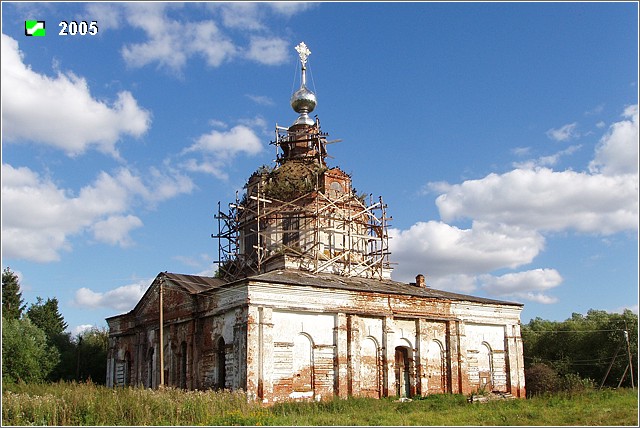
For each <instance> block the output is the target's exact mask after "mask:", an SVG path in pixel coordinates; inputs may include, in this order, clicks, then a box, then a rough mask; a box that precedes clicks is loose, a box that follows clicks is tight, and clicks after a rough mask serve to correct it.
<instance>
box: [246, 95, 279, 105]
mask: <svg viewBox="0 0 640 428" xmlns="http://www.w3.org/2000/svg"><path fill="white" fill-rule="evenodd" d="M246 96H247V98H249V99H250V100H251V101H253V102H254V103H256V104H259V105H263V106H272V105H275V103H274V102H273V100H272V99H271V98H269V97H265V96H263V95H246Z"/></svg>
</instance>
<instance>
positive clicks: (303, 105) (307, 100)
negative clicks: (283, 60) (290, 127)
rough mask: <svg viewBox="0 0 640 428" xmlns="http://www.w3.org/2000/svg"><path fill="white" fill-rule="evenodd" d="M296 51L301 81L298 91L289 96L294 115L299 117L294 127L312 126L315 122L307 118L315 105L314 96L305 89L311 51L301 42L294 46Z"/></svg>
mask: <svg viewBox="0 0 640 428" xmlns="http://www.w3.org/2000/svg"><path fill="white" fill-rule="evenodd" d="M295 49H296V51H297V52H298V55H299V56H300V63H301V65H302V76H301V77H302V79H301V80H302V81H301V84H300V89H298V90H297V91H295V92H294V93H293V95H292V96H291V108H293V111H295V112H296V113H300V116H299V117H298V119H296V121H295V122H294V125H313V124H314V123H315V122H314V121H313V120H312V119H311V118H310V117H309V113H311V112H312V111H313V110H314V109H315V108H316V105H317V101H316V94H314V93H313V92H312V91H310V90H309V88H307V85H306V83H307V73H306V71H307V67H306V65H307V57H308V56H309V55H311V51H310V50H309V49H308V48H307V45H305V44H304V42H301V43H300V44H299V45H298V46H296V48H295Z"/></svg>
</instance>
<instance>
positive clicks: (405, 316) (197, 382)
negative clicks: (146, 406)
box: [107, 43, 525, 403]
mask: <svg viewBox="0 0 640 428" xmlns="http://www.w3.org/2000/svg"><path fill="white" fill-rule="evenodd" d="M296 51H297V52H298V56H299V59H300V65H301V75H300V77H301V79H300V88H299V89H298V90H297V91H296V92H294V94H293V95H292V97H291V107H292V108H293V110H294V111H295V112H296V113H297V114H298V117H297V119H296V120H295V121H294V122H293V124H292V125H291V126H289V127H288V128H285V127H279V126H276V132H275V140H274V141H273V142H272V144H274V145H275V150H276V153H277V159H276V160H275V164H274V166H273V167H261V168H259V169H258V170H257V171H256V172H254V173H253V174H252V175H251V176H250V177H249V179H248V181H247V184H246V192H245V193H244V195H243V196H242V197H237V198H236V201H234V202H233V203H231V204H229V205H228V208H225V209H224V211H223V210H221V209H220V206H219V208H218V213H217V215H216V216H215V217H216V219H217V223H218V233H217V234H214V235H213V237H214V238H216V239H217V244H218V253H219V256H218V260H217V263H218V268H217V272H216V273H215V275H214V276H194V275H185V274H176V273H168V272H162V273H160V274H159V275H158V276H157V277H156V278H155V280H154V281H153V282H152V284H151V285H150V287H149V288H148V289H147V291H146V292H145V294H144V295H143V297H142V298H141V299H140V301H139V302H138V303H137V304H136V306H135V307H134V308H133V309H132V310H131V311H130V312H128V313H125V314H122V315H117V316H113V317H110V318H107V323H108V326H109V354H108V362H107V384H108V385H109V386H124V385H141V386H144V387H149V388H156V387H159V386H170V387H176V388H184V389H199V390H203V389H210V388H218V389H231V390H243V391H246V393H247V394H248V395H249V397H251V398H253V399H256V400H261V401H262V402H264V403H273V402H277V401H284V400H290V399H315V400H321V399H324V398H330V397H334V396H337V397H348V396H368V397H386V396H399V397H411V396H421V395H422V396H424V395H428V394H439V393H459V394H470V393H473V392H475V391H478V390H480V389H485V390H489V391H491V390H493V391H501V392H504V393H507V394H512V395H513V396H515V397H524V396H525V383H524V364H523V352H522V339H521V336H520V313H521V311H522V308H523V305H522V304H520V303H513V302H505V301H498V300H492V299H486V298H480V297H473V296H469V295H462V294H456V293H451V292H446V291H441V290H436V289H433V288H431V287H429V286H427V285H426V282H425V277H424V275H421V274H418V275H417V276H416V279H415V283H403V282H398V281H394V280H391V271H392V269H391V263H390V261H389V256H390V252H389V249H388V243H389V237H388V232H387V228H388V222H389V220H390V217H389V216H388V214H387V206H386V205H385V204H384V202H383V200H382V198H377V199H372V198H371V197H366V198H365V197H362V196H359V195H357V194H355V192H354V189H353V187H352V183H351V177H350V176H349V175H348V174H346V173H345V172H343V171H342V170H341V169H340V168H338V167H333V168H331V167H329V166H327V163H326V161H325V159H326V157H327V145H328V144H329V143H331V141H327V134H326V133H324V132H322V130H321V129H320V123H319V121H318V119H317V118H316V119H315V120H314V119H312V118H311V117H310V116H309V113H311V112H312V111H313V110H314V109H315V107H316V96H315V94H314V93H313V92H312V91H311V90H310V89H308V88H307V85H306V64H307V59H308V56H309V55H310V53H311V52H310V51H309V49H308V48H307V47H306V45H305V44H304V43H300V44H299V45H298V46H297V47H296ZM425 270H428V266H425ZM416 273H417V272H416Z"/></svg>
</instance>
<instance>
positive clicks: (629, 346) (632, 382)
mask: <svg viewBox="0 0 640 428" xmlns="http://www.w3.org/2000/svg"><path fill="white" fill-rule="evenodd" d="M624 338H625V340H626V341H627V354H629V370H630V371H631V389H636V386H635V382H634V379H633V360H632V359H631V345H630V344H629V332H628V331H627V322H626V321H625V322H624Z"/></svg>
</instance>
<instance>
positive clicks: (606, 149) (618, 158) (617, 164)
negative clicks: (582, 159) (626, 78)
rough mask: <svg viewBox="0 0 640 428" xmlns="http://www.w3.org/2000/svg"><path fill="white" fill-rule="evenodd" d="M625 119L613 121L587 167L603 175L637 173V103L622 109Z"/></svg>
mask: <svg viewBox="0 0 640 428" xmlns="http://www.w3.org/2000/svg"><path fill="white" fill-rule="evenodd" d="M623 117H624V118H625V120H622V121H620V122H617V123H614V124H613V125H611V127H610V128H609V131H608V132H607V134H606V135H604V136H603V137H602V138H601V139H600V143H599V145H598V147H597V148H596V154H595V158H594V159H593V161H592V162H591V163H590V164H589V169H590V170H591V172H593V173H601V174H604V175H609V176H610V175H622V174H636V175H637V174H638V105H637V104H636V105H632V106H629V107H627V108H626V109H625V110H624V113H623Z"/></svg>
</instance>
